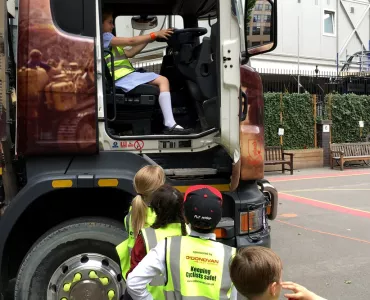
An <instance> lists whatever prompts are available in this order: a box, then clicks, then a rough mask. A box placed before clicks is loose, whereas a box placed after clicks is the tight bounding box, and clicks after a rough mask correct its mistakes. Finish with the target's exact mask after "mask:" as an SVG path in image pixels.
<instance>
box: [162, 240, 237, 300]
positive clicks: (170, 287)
mask: <svg viewBox="0 0 370 300" xmlns="http://www.w3.org/2000/svg"><path fill="white" fill-rule="evenodd" d="M166 243H167V244H166V267H167V277H168V278H167V283H166V286H165V287H164V293H165V296H166V299H167V300H179V299H189V300H190V299H191V300H203V299H204V300H209V299H222V300H225V299H230V296H231V289H232V282H231V279H230V274H229V261H230V259H231V258H232V256H233V255H234V254H235V251H236V249H235V248H232V247H229V246H226V245H223V244H221V243H218V242H214V241H211V240H205V239H201V238H196V237H189V236H185V237H172V238H168V239H166Z"/></svg>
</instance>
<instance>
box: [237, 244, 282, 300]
mask: <svg viewBox="0 0 370 300" xmlns="http://www.w3.org/2000/svg"><path fill="white" fill-rule="evenodd" d="M282 269H283V266H282V262H281V260H280V258H279V256H277V255H276V254H275V253H274V252H273V251H272V250H271V249H269V248H265V247H247V248H242V249H240V250H239V251H238V252H237V254H236V255H235V257H234V258H233V260H232V261H231V264H230V277H231V280H232V282H233V283H234V285H235V288H236V289H237V290H238V292H239V293H240V294H242V295H243V296H244V297H247V298H248V299H249V300H254V299H259V300H273V299H279V296H280V292H281V279H282V278H281V277H282Z"/></svg>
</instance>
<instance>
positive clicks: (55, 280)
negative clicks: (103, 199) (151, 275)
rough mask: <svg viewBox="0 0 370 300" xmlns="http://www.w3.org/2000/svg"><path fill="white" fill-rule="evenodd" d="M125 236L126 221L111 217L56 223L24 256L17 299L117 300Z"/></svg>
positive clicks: (18, 281)
mask: <svg viewBox="0 0 370 300" xmlns="http://www.w3.org/2000/svg"><path fill="white" fill-rule="evenodd" d="M125 239H127V232H126V231H125V230H124V227H123V224H120V223H119V222H116V221H113V220H110V219H103V218H83V219H81V218H80V219H75V220H71V221H67V222H65V223H63V224H60V225H58V226H56V227H55V228H53V229H51V230H49V231H48V232H47V233H46V234H44V235H43V236H42V237H41V238H40V239H39V240H38V241H37V242H36V243H35V244H34V245H33V246H32V248H31V249H30V250H29V252H28V253H27V255H26V257H25V258H24V260H23V262H22V264H21V266H20V268H19V271H18V275H17V279H16V284H15V293H14V296H15V298H14V299H16V300H46V299H47V300H54V299H55V300H57V299H58V300H60V299H68V300H70V299H81V300H82V299H117V300H118V299H119V297H120V295H122V294H123V292H124V289H125V283H124V280H123V279H122V276H121V268H120V264H119V258H118V255H117V253H116V250H115V246H116V245H118V244H119V243H121V242H122V241H123V240H125ZM19 242H22V241H19ZM108 295H109V296H108Z"/></svg>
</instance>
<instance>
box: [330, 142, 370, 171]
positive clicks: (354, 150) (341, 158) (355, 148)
mask: <svg viewBox="0 0 370 300" xmlns="http://www.w3.org/2000/svg"><path fill="white" fill-rule="evenodd" d="M367 159H370V142H361V143H342V144H330V167H331V168H332V169H333V168H334V161H336V162H337V163H338V162H339V165H340V169H341V170H342V171H343V169H344V162H346V161H354V160H363V161H365V160H367Z"/></svg>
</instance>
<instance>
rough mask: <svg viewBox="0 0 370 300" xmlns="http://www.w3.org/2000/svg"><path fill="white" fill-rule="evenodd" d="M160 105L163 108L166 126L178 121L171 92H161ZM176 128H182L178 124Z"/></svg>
mask: <svg viewBox="0 0 370 300" xmlns="http://www.w3.org/2000/svg"><path fill="white" fill-rule="evenodd" d="M159 106H160V107H161V110H162V114H163V119H164V126H167V127H173V126H174V125H175V124H176V122H175V119H174V117H173V112H172V105H171V94H170V92H162V93H160V94H159ZM176 128H181V129H182V127H181V126H180V125H177V126H176Z"/></svg>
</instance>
